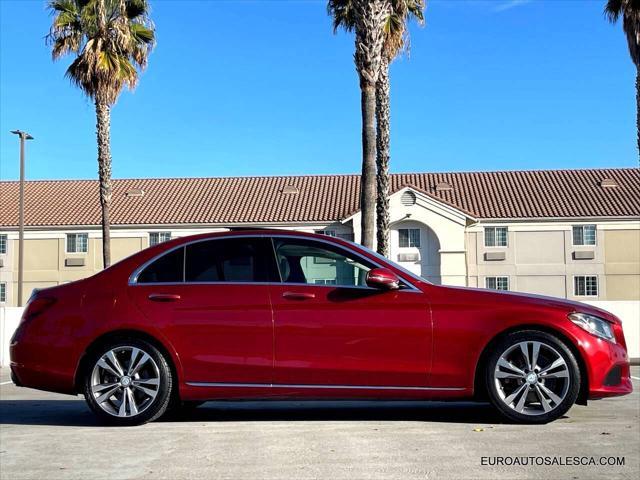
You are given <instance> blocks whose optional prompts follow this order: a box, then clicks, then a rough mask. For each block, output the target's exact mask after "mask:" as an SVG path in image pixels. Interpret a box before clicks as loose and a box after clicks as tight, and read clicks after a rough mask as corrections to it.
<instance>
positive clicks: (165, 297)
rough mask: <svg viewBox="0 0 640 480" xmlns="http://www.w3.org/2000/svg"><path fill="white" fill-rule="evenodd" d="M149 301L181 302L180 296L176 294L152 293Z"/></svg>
mask: <svg viewBox="0 0 640 480" xmlns="http://www.w3.org/2000/svg"><path fill="white" fill-rule="evenodd" d="M149 300H153V301H154V302H175V301H176V300H180V295H178V294H176V293H152V294H151V295H149Z"/></svg>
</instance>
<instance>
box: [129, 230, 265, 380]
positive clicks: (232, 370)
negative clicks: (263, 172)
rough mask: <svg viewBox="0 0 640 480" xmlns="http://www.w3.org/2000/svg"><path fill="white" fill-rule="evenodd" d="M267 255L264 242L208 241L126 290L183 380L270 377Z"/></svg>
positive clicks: (156, 266)
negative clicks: (158, 333)
mask: <svg viewBox="0 0 640 480" xmlns="http://www.w3.org/2000/svg"><path fill="white" fill-rule="evenodd" d="M271 261H272V253H271V245H270V243H268V240H265V239H261V238H251V237H237V238H220V239H209V240H205V241H197V242H194V243H190V244H187V245H186V246H184V247H180V248H178V249H176V250H174V251H172V252H169V253H167V254H165V255H164V256H163V257H160V258H159V259H157V260H156V261H155V262H153V263H151V264H150V265H149V266H148V267H147V268H146V269H145V270H143V271H142V272H141V273H140V275H139V276H138V279H137V283H136V284H135V286H132V287H131V288H130V291H131V295H132V296H133V298H134V300H135V302H136V304H137V305H138V307H139V308H140V309H141V310H142V311H143V312H144V314H145V315H146V316H147V318H148V319H149V321H151V322H157V324H158V325H159V326H160V327H161V328H162V329H163V332H164V333H165V335H166V336H167V337H168V339H169V340H170V341H171V342H172V344H173V345H174V347H175V349H176V350H177V352H178V355H179V356H180V359H181V363H182V365H183V370H184V377H185V381H186V382H191V383H258V384H270V383H271V381H272V373H273V322H272V314H271V306H270V301H269V286H268V283H267V282H268V281H270V280H272V278H271V277H270V275H271V274H272V272H273V270H272V269H271V268H270V267H273V265H271V266H270V265H269V262H271ZM270 272H271V273H270Z"/></svg>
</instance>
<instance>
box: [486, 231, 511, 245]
mask: <svg viewBox="0 0 640 480" xmlns="http://www.w3.org/2000/svg"><path fill="white" fill-rule="evenodd" d="M484 246H485V247H506V246H507V227H485V229H484Z"/></svg>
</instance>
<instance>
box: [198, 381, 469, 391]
mask: <svg viewBox="0 0 640 480" xmlns="http://www.w3.org/2000/svg"><path fill="white" fill-rule="evenodd" d="M186 383H187V385H189V386H190V387H227V388H312V389H320V388H323V389H329V390H420V391H461V390H465V388H462V387H437V388H433V387H396V386H387V385H295V384H283V383H273V384H271V383H216V382H186Z"/></svg>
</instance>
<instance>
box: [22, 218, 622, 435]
mask: <svg viewBox="0 0 640 480" xmlns="http://www.w3.org/2000/svg"><path fill="white" fill-rule="evenodd" d="M11 370H12V376H13V380H14V382H15V383H16V385H20V386H25V387H31V388H38V389H42V390H49V391H54V392H62V393H68V394H77V393H83V394H84V396H85V398H86V400H87V402H88V404H89V406H90V407H91V409H92V410H93V411H94V412H95V413H96V414H97V415H98V416H99V417H101V418H102V419H103V420H105V421H108V422H110V423H114V424H118V425H134V424H141V423H144V422H148V421H151V420H154V419H156V418H158V417H159V416H161V415H162V414H163V413H164V412H165V411H166V410H167V409H168V408H172V407H179V406H183V405H186V404H192V405H193V404H196V403H201V402H204V401H207V400H214V399H284V398H288V399H291V398H295V399H318V398H322V399H336V398H340V399H347V398H348V399H419V400H436V399H437V400H454V399H471V398H473V399H479V400H482V399H488V400H489V401H490V402H491V403H492V404H493V405H494V406H495V407H496V408H497V409H498V410H499V411H500V412H501V413H502V414H503V415H504V416H505V417H507V418H508V419H510V420H512V421H517V422H527V423H542V422H548V421H551V420H554V419H556V418H558V417H559V416H561V415H563V414H564V413H565V412H566V411H567V410H568V409H569V408H570V407H571V406H572V405H573V404H574V403H575V402H577V403H581V404H585V403H586V401H587V399H596V398H601V397H607V396H614V395H625V394H628V393H630V392H631V391H632V386H631V380H630V377H629V359H628V356H627V350H626V345H625V339H624V335H623V333H622V326H621V323H620V320H619V319H618V318H616V317H615V316H613V315H611V314H610V313H608V312H606V311H603V310H599V309H597V308H594V307H592V306H589V305H585V304H582V303H576V302H570V301H566V300H560V299H555V298H547V297H541V296H533V295H522V294H516V293H509V292H496V291H488V290H482V289H474V288H459V287H444V286H438V285H433V284H430V283H428V282H427V281H425V280H424V279H422V278H420V277H417V276H415V275H413V274H412V273H410V272H408V271H406V270H404V269H403V268H402V267H400V266H398V265H395V264H394V263H392V262H390V261H389V260H387V259H386V258H383V257H381V256H379V255H377V254H376V253H373V252H371V251H370V250H367V249H364V248H362V247H360V246H358V245H355V244H353V243H350V242H346V241H342V240H340V239H335V238H330V237H326V236H319V235H311V234H303V233H299V232H287V231H280V230H270V231H268V230H255V231H232V232H225V233H216V234H205V235H199V236H193V237H185V238H177V239H174V240H171V241H169V242H166V243H163V244H160V245H156V246H154V247H152V248H149V249H147V250H144V251H142V252H140V253H138V254H136V255H133V256H131V257H129V258H127V259H125V260H123V261H121V262H119V263H118V264H116V265H114V266H112V267H110V268H108V269H106V270H104V271H102V272H100V273H98V274H97V275H95V276H93V277H90V278H87V279H84V280H81V281H78V282H75V283H71V284H67V285H61V286H58V287H53V288H48V289H45V290H40V291H38V292H36V293H34V295H33V296H32V298H31V300H30V301H29V304H28V306H27V308H26V309H25V312H24V315H23V317H22V322H21V324H20V326H19V327H18V329H17V331H16V333H15V334H14V337H13V338H12V341H11Z"/></svg>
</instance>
